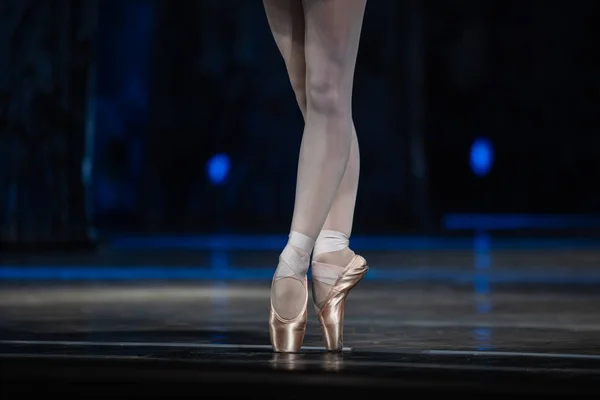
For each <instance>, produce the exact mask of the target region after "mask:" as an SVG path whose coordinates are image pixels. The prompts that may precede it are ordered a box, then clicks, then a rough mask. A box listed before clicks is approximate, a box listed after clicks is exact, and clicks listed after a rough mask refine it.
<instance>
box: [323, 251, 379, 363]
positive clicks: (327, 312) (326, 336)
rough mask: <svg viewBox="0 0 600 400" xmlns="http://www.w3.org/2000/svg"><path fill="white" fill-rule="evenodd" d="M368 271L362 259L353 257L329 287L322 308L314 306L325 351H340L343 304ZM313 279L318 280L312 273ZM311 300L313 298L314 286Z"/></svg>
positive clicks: (342, 329) (342, 334)
mask: <svg viewBox="0 0 600 400" xmlns="http://www.w3.org/2000/svg"><path fill="white" fill-rule="evenodd" d="M313 264H318V262H316V261H313ZM322 265H323V264H322ZM368 270H369V267H368V266H367V261H366V260H365V259H364V258H363V257H361V256H359V255H355V256H354V257H353V258H352V260H350V262H349V263H348V265H347V266H346V268H344V270H343V271H342V273H341V275H340V276H339V277H338V278H337V280H336V281H335V284H334V285H333V286H332V287H331V289H330V291H329V294H328V295H327V298H326V300H325V301H324V302H323V303H322V306H321V307H320V308H319V307H318V306H317V305H316V304H315V311H316V312H317V317H318V319H319V323H320V324H321V331H322V333H323V342H324V344H325V348H326V350H327V351H336V352H337V351H341V350H342V347H343V345H344V303H345V300H346V297H348V294H349V293H350V291H351V290H352V289H353V288H354V287H355V286H356V285H358V283H359V282H360V281H361V280H362V278H363V277H364V276H365V274H366V273H367V271H368ZM313 271H314V269H313ZM313 279H318V278H316V277H315V275H314V272H313ZM313 298H315V296H314V285H313Z"/></svg>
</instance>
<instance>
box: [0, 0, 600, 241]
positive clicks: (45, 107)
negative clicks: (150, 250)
mask: <svg viewBox="0 0 600 400" xmlns="http://www.w3.org/2000/svg"><path fill="white" fill-rule="evenodd" d="M599 7H600V6H599V5H598V3H597V2H595V1H585V0H580V1H571V2H541V1H533V0H525V1H500V0H489V1H444V0H425V1H416V0H412V1H408V0H407V1H392V0H390V1H386V0H370V1H369V2H368V5H367V13H366V16H365V22H364V29H363V35H362V41H361V48H360V53H359V57H358V65H357V70H356V84H355V95H354V115H355V123H356V127H357V131H358V136H359V141H360V145H361V156H362V166H361V167H362V171H361V183H360V188H359V195H358V205H357V214H356V224H355V232H357V233H361V234H380V233H414V232H424V233H431V234H434V233H436V234H437V233H440V232H444V231H447V229H450V228H452V226H450V225H452V224H450V223H449V222H448V221H449V218H450V219H452V217H455V218H458V219H454V221H455V224H454V225H453V226H454V228H456V227H457V226H458V227H460V226H463V225H468V226H473V225H475V229H486V226H484V225H485V224H484V223H480V222H476V221H480V220H478V219H477V218H479V217H481V216H484V217H489V218H492V219H494V220H495V221H501V222H502V221H504V222H505V223H506V224H508V226H512V225H511V224H513V225H515V226H518V227H521V228H531V229H534V228H539V227H540V226H548V225H552V226H554V227H555V228H568V227H575V228H577V226H576V225H577V224H578V223H579V224H580V225H581V224H582V223H583V224H584V225H585V224H587V226H588V227H590V226H592V225H594V226H595V222H591V221H596V220H595V219H594V218H595V217H594V216H595V215H598V214H600V185H598V176H599V174H598V172H600V157H599V149H600V137H599V135H598V131H599V128H600V118H598V110H599V107H600V96H599V92H600V65H599V62H598V61H597V60H598V57H597V54H596V53H597V39H598V34H597V30H598V29H597V27H596V25H597V21H598V16H599V15H600V13H599V12H598V11H599ZM0 12H1V18H2V21H0V30H1V32H0V40H2V42H1V44H0V51H1V52H2V54H1V57H0V71H1V72H2V73H1V74H0V132H1V138H0V151H1V153H2V156H1V157H0V164H1V165H0V166H1V170H0V173H1V181H0V205H1V206H2V208H1V210H2V215H1V216H0V228H1V232H2V238H3V240H4V241H9V242H36V241H38V242H39V241H41V242H44V241H46V242H47V241H62V242H70V241H77V240H85V239H86V238H88V237H89V236H90V235H92V233H91V232H93V229H91V227H95V229H96V230H97V231H98V232H100V233H103V232H130V233H172V232H197V233H273V232H277V233H287V231H288V229H289V223H290V220H291V212H292V207H293V195H294V188H295V174H296V163H297V153H298V149H299V143H300V139H301V130H302V119H301V115H300V113H299V111H298V110H297V108H296V105H295V101H294V96H293V93H292V91H291V88H290V87H289V83H288V82H287V77H286V72H285V68H284V66H283V62H282V60H281V58H280V56H279V54H278V52H277V49H276V47H275V44H274V42H273V40H272V38H271V36H270V32H269V29H268V26H267V23H266V18H265V16H264V11H263V8H262V2H261V1H258V0H253V1H249V0H227V1H223V0H200V1H171V2H169V1H164V0H163V1H159V0H156V1H151V0H147V1H142V0H125V1H116V0H100V1H97V2H94V1H75V0H56V1H34V0H23V1H13V0H3V1H2V2H0ZM474 143H484V144H485V143H487V144H488V146H489V147H487V148H486V147H479V149H480V151H479V150H476V151H473V144H474ZM475 148H476V149H477V148H478V147H477V146H475ZM481 149H482V150H481ZM487 150H489V154H492V155H493V157H492V158H491V162H489V163H486V161H485V160H486V157H485V154H486V151H487ZM215 155H217V158H216V160H217V161H218V160H228V162H229V169H228V170H227V171H225V170H224V169H223V168H220V167H222V166H223V163H218V162H216V163H215V162H211V160H213V161H214V160H215V158H213V157H214V156H215ZM82 165H83V167H82ZM210 171H213V172H215V171H216V173H219V172H227V174H226V176H225V178H224V180H223V181H219V182H215V181H214V179H211V172H210ZM457 214H459V215H458V216H457ZM464 214H468V215H464ZM573 215H578V216H579V217H578V218H579V219H573V218H572V217H571V216H573ZM532 216H538V217H539V216H543V218H546V220H545V221H546V222H544V221H542V222H540V220H535V219H532ZM489 218H488V219H489ZM549 218H550V219H549ZM552 218H554V219H552ZM457 221H458V222H457ZM473 221H475V222H473ZM515 221H516V222H515ZM532 221H533V222H532ZM535 221H537V222H535ZM552 221H554V222H552ZM574 221H575V222H574ZM577 221H579V222H577ZM582 221H583V222H582ZM478 224H480V225H481V224H483V225H481V226H480V225H478ZM538 225H540V226H538Z"/></svg>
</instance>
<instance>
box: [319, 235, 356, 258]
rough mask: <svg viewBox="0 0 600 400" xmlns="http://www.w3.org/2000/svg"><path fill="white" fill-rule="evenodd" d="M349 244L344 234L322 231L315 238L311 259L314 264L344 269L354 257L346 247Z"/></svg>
mask: <svg viewBox="0 0 600 400" xmlns="http://www.w3.org/2000/svg"><path fill="white" fill-rule="evenodd" d="M349 243H350V240H349V239H348V236H347V235H346V234H345V233H343V232H338V231H332V230H323V231H321V233H320V234H319V237H318V238H317V241H316V244H315V251H314V254H313V259H314V261H316V262H320V263H324V264H330V265H336V266H340V267H344V266H346V265H347V264H348V263H349V262H350V260H351V259H352V257H354V252H353V251H352V250H351V249H350V248H349V247H348V246H349Z"/></svg>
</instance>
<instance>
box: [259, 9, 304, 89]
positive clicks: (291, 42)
mask: <svg viewBox="0 0 600 400" xmlns="http://www.w3.org/2000/svg"><path fill="white" fill-rule="evenodd" d="M263 4H264V7H265V13H266V15H267V20H268V22H269V27H270V28H271V32H272V33H273V38H274V39H275V43H276V44H277V48H278V49H279V52H280V53H281V55H282V57H283V59H284V61H285V66H286V68H287V70H288V75H289V77H290V81H291V82H292V87H294V90H300V89H303V88H304V82H305V76H306V65H305V62H304V36H305V31H304V11H303V7H302V0H263Z"/></svg>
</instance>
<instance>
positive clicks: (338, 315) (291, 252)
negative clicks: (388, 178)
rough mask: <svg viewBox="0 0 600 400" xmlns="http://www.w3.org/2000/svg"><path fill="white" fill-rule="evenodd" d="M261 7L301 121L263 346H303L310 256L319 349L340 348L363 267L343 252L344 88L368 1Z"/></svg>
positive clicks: (351, 147)
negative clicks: (289, 214)
mask: <svg viewBox="0 0 600 400" xmlns="http://www.w3.org/2000/svg"><path fill="white" fill-rule="evenodd" d="M263 3H264V7H265V11H266V14H267V19H268V21H269V26H270V28H271V31H272V33H273V37H274V38H275V42H276V44H277V47H278V48H279V51H280V52H281V55H282V56H283V59H284V62H285V66H286V68H287V71H288V76H289V79H290V83H291V86H292V89H293V90H294V93H295V95H296V99H297V102H298V106H299V107H300V111H301V112H302V115H303V117H304V133H303V136H302V145H301V147H300V157H299V161H298V177H297V183H296V198H295V203H294V215H293V218H292V226H291V229H290V234H289V240H288V243H287V245H286V246H285V248H284V249H283V251H282V252H281V255H280V257H279V264H278V266H277V269H276V270H275V275H274V277H273V283H272V286H271V311H270V316H269V332H270V337H271V344H272V345H273V350H274V351H276V352H292V353H294V352H298V351H300V348H301V347H302V342H303V340H304V334H305V331H306V322H307V305H308V284H307V278H306V275H307V272H308V269H309V263H310V259H311V255H312V260H313V261H312V278H313V282H312V289H313V290H312V291H313V301H314V303H315V310H316V311H317V316H318V319H319V323H320V324H321V329H322V333H323V340H324V343H325V347H326V349H327V350H329V351H340V350H341V349H342V345H343V323H344V301H345V299H346V296H347V295H348V293H349V292H350V290H351V289H352V288H353V287H355V286H356V285H357V284H358V282H360V280H361V279H362V278H363V276H364V275H365V273H366V272H367V270H368V267H367V263H366V261H365V259H364V258H362V257H361V256H359V255H356V254H354V252H353V251H352V250H351V249H350V248H349V237H350V233H351V231H352V222H353V217H354V206H355V203H356V192H357V188H358V177H359V168H360V160H359V150H358V140H357V137H356V131H355V129H354V123H353V120H352V86H353V81H354V68H355V64H356V56H357V53H358V44H359V41H360V34H361V28H362V20H363V15H364V11H365V6H366V0H263Z"/></svg>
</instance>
